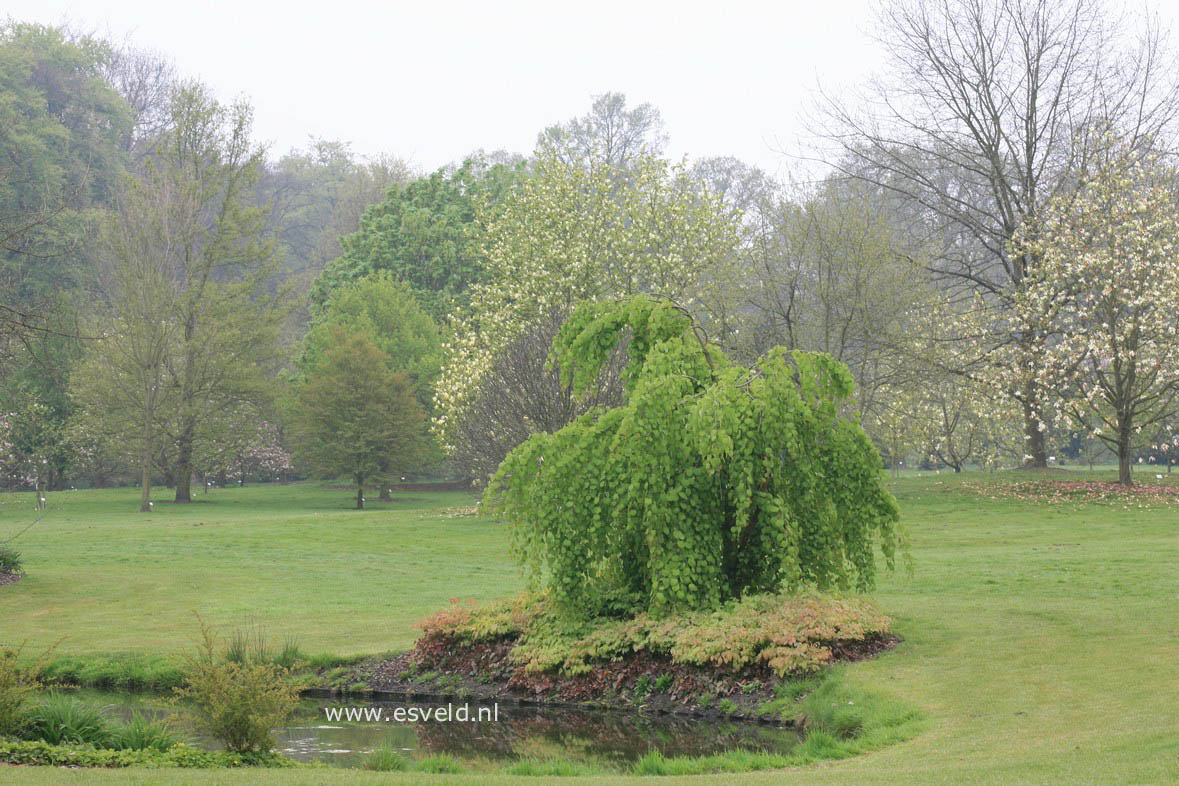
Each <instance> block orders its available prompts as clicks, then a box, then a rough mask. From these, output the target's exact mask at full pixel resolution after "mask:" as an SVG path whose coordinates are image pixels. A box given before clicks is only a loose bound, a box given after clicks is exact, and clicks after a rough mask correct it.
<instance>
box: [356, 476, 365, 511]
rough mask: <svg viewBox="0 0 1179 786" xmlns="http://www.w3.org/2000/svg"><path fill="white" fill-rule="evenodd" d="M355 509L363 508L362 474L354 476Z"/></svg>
mask: <svg viewBox="0 0 1179 786" xmlns="http://www.w3.org/2000/svg"><path fill="white" fill-rule="evenodd" d="M356 509H357V510H364V476H363V475H357V476H356Z"/></svg>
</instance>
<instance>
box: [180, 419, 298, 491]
mask: <svg viewBox="0 0 1179 786" xmlns="http://www.w3.org/2000/svg"><path fill="white" fill-rule="evenodd" d="M221 426H222V427H221V428H220V429H218V430H217V432H216V433H215V434H213V433H211V434H209V435H208V436H207V437H206V439H205V445H204V450H203V451H202V454H201V455H200V456H199V457H198V465H199V470H200V474H201V475H203V476H204V477H205V479H206V487H207V484H208V479H209V478H219V479H221V480H222V481H224V482H233V483H239V484H244V483H245V482H246V481H247V480H249V479H251V478H253V479H259V480H278V479H282V478H285V477H286V476H287V474H288V473H289V472H290V471H291V454H290V453H289V452H288V451H287V449H286V448H285V447H284V446H283V444H282V435H281V434H280V433H279V429H278V427H277V426H275V425H274V424H273V423H271V422H270V421H268V420H266V419H265V418H263V417H262V416H261V415H260V414H259V413H258V412H257V411H256V409H255V408H253V407H250V406H242V407H238V408H237V409H235V410H234V411H233V414H232V415H231V416H230V417H227V418H225V419H224V422H223V423H222V424H221Z"/></svg>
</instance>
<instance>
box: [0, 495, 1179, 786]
mask: <svg viewBox="0 0 1179 786" xmlns="http://www.w3.org/2000/svg"><path fill="white" fill-rule="evenodd" d="M1010 477H1016V478H1018V477H1020V476H1018V475H1016V476H1007V475H1002V474H1001V475H997V476H991V475H982V474H967V475H963V476H953V475H950V474H947V473H942V474H940V475H931V474H928V473H926V474H924V475H923V476H922V477H907V478H901V479H900V480H897V481H895V482H894V489H895V491H896V493H897V496H898V498H899V500H900V503H901V508H902V511H903V514H904V518H905V521H906V524H907V526H908V528H909V532H910V535H911V538H912V554H913V558H914V562H915V573H914V575H913V576H911V577H910V576H907V575H905V574H903V573H899V574H897V575H893V576H884V577H882V580H881V582H880V587H879V590H878V591H877V592H876V593H875V598H876V600H877V601H878V603H879V604H880V605H881V607H882V608H883V609H884V610H885V611H886V612H887V613H889V614H890V615H892V616H893V617H894V619H895V620H896V626H895V627H896V630H897V632H898V633H900V634H901V635H902V636H904V637H905V643H904V644H902V645H901V646H900V647H899V648H898V649H896V650H895V651H893V652H890V653H887V654H885V655H883V656H881V657H879V658H877V659H875V660H873V661H869V662H864V663H858V664H854V665H852V666H851V667H849V668H848V670H847V674H848V678H849V679H850V680H851V681H853V682H857V683H861V684H863V685H868V686H874V687H877V688H879V689H881V690H884V691H887V692H889V693H891V694H893V695H895V696H897V697H898V698H900V699H901V700H903V701H905V702H908V703H909V704H911V705H913V706H916V707H918V708H920V709H921V710H922V711H923V712H924V713H925V714H926V716H927V717H928V719H929V728H928V730H927V731H926V732H925V733H923V734H921V735H920V736H918V737H916V738H914V739H912V740H910V741H908V742H906V743H902V744H899V745H895V746H893V747H890V748H886V749H883V750H879V751H875V752H872V753H870V754H866V755H863V756H859V757H857V758H855V759H851V760H846V761H840V762H831V763H827V764H822V765H818V766H813V767H807V768H800V769H794V770H787V771H782V772H772V773H753V774H748V775H740V776H734V775H723V776H711V777H697V778H684V779H675V778H665V779H662V780H661V781H659V782H661V783H678V782H680V781H681V780H682V781H683V782H692V783H707V782H724V783H732V782H734V781H738V782H741V783H764V784H771V783H772V784H778V783H792V782H797V783H808V784H813V783H882V784H883V783H887V784H895V783H947V784H949V783H953V784H959V783H967V784H969V783H979V784H983V783H986V784H991V783H1005V782H1010V783H1101V784H1109V783H1165V782H1173V781H1176V780H1179V505H1169V506H1168V505H1162V504H1157V503H1156V504H1153V505H1148V506H1145V507H1140V506H1138V505H1125V504H1121V503H1118V502H1113V501H1103V502H1074V503H1056V504H1046V503H1043V504H1037V503H1034V502H1028V501H1024V500H1019V499H1011V498H1006V497H1005V495H1004V494H1003V492H1002V488H1003V487H1002V484H1003V483H1004V482H1007V480H1008V479H1009V478H1010ZM1149 477H1150V480H1151V482H1154V480H1153V475H1150V476H1149ZM1086 479H1087V478H1086ZM1172 482H1179V477H1177V478H1175V479H1174V481H1172ZM962 484H984V485H985V484H993V488H994V489H995V490H996V493H995V494H994V496H996V497H998V498H997V499H995V498H992V497H991V496H989V495H981V494H978V493H976V492H973V491H967V490H964V489H962V488H960V486H961V485H962ZM209 496H210V500H211V501H210V502H209V503H204V504H196V505H193V506H191V507H187V508H177V507H173V506H171V505H166V504H157V510H156V512H155V513H153V514H152V515H150V516H140V515H138V514H136V513H134V512H133V511H134V508H135V494H134V492H133V491H126V490H123V491H102V492H71V493H59V494H53V495H51V497H50V505H51V508H50V511H49V512H48V514H47V515H46V516H45V518H44V520H42V521H41V522H40V523H39V524H37V525H36V526H35V527H34V528H33V529H32V530H30V532H29V533H28V534H27V535H25V536H24V537H22V538H21V539H20V540H19V541H18V542H17V545H19V548H20V550H21V551H22V552H23V553H24V555H25V560H26V567H27V569H28V571H29V573H30V574H31V575H30V576H29V577H28V578H26V579H24V580H23V581H20V582H18V583H16V584H13V585H10V586H7V587H0V642H2V643H7V642H19V641H21V640H23V639H29V641H30V642H32V643H35V644H43V643H47V642H50V641H53V640H56V639H57V638H58V637H60V636H61V635H68V638H67V639H66V640H65V641H64V642H63V643H62V644H61V647H60V649H61V652H63V653H66V654H73V653H91V652H99V651H116V650H125V651H140V652H170V651H176V650H179V649H182V648H183V647H184V646H185V645H186V642H187V640H188V639H189V637H190V636H191V634H192V631H193V627H194V625H193V619H192V615H191V611H192V610H197V611H199V612H201V613H202V614H203V615H205V616H207V617H208V618H209V619H210V620H211V621H213V622H215V623H217V624H241V623H243V622H257V623H260V624H262V625H264V626H266V628H267V629H268V630H269V631H270V632H271V633H272V634H274V635H275V636H277V637H280V638H281V637H282V636H284V635H287V634H293V635H296V636H298V638H299V642H300V645H301V646H302V647H303V648H304V649H305V650H307V651H310V652H333V653H339V654H347V653H360V652H380V651H385V650H392V649H398V648H404V647H406V646H407V645H408V644H409V642H410V641H411V640H412V639H413V636H414V631H413V629H412V627H411V623H412V621H414V620H416V619H418V618H420V617H421V616H423V615H424V614H426V613H427V612H429V611H432V610H434V609H436V608H438V607H439V606H440V605H442V604H444V603H446V602H447V600H448V599H449V598H450V597H479V598H489V597H495V596H502V595H506V594H510V593H512V592H514V591H515V590H516V589H518V587H519V586H520V580H519V577H518V574H517V573H516V571H515V569H514V567H513V566H512V564H511V562H510V561H509V558H508V554H507V549H506V543H505V537H504V533H503V532H502V531H501V530H500V529H498V528H497V527H496V526H495V525H494V524H491V523H490V522H487V521H485V520H481V519H476V518H473V517H464V518H454V517H447V516H446V515H444V514H442V512H441V511H442V510H443V509H447V508H454V507H456V506H459V505H463V504H469V503H468V502H467V499H469V498H466V497H464V496H463V495H461V494H435V495H424V494H412V495H409V496H407V497H400V498H398V500H397V501H395V502H393V503H390V504H388V507H387V508H384V509H374V510H372V511H370V512H366V513H356V512H352V511H348V510H345V509H344V506H346V505H347V504H348V498H347V496H348V495H347V492H339V491H326V490H322V489H319V488H318V487H314V486H292V487H266V488H262V487H255V488H246V489H237V490H224V491H214V492H212V493H211V494H210V495H209ZM30 497H31V495H28V494H25V495H3V498H2V502H3V504H2V505H0V538H4V537H6V536H7V535H8V534H10V533H11V532H13V531H15V530H16V529H18V528H19V527H20V526H23V523H26V522H28V521H31V520H32V519H33V518H34V513H33V511H32V504H31V501H30ZM11 772H12V773H17V772H18V771H16V770H12V771H11ZM8 774H9V772H5V771H4V770H0V781H4V780H5V775H8ZM17 780H18V782H21V783H45V784H49V783H63V784H69V783H86V784H91V783H95V784H102V783H119V784H130V783H145V784H146V783H151V784H156V783H161V784H171V783H208V784H212V783H259V784H298V783H307V784H312V783H316V784H318V783H325V784H336V783H338V784H352V783H355V784H367V783H440V782H453V783H472V784H473V783H505V784H507V783H514V782H517V781H518V780H519V779H518V778H513V777H509V776H505V777H502V778H499V779H496V778H494V777H490V776H487V775H478V776H467V777H461V776H425V775H405V776H394V775H390V774H378V773H365V772H359V771H339V772H336V771H324V770H318V771H303V772H296V773H292V772H290V771H271V772H259V771H251V772H231V771H216V772H209V771H204V772H194V771H177V772H165V771H144V770H139V771H109V772H94V771H70V770H53V769H23V770H20V771H19V778H18V779H17ZM541 780H543V782H545V783H551V782H563V781H561V779H552V778H544V779H538V780H537V782H538V783H539V782H541ZM625 780H627V779H625V778H583V779H569V782H570V783H578V784H583V785H584V786H588V785H589V784H598V783H616V782H622V781H625ZM631 780H632V781H633V779H631Z"/></svg>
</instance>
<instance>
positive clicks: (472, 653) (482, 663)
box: [352, 634, 900, 723]
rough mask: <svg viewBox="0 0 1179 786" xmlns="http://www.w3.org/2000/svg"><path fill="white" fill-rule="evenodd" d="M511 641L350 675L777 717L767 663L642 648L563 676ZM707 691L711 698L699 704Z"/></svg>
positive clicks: (590, 702) (447, 694) (522, 695)
mask: <svg viewBox="0 0 1179 786" xmlns="http://www.w3.org/2000/svg"><path fill="white" fill-rule="evenodd" d="M899 642H900V638H899V637H897V636H894V635H891V634H886V635H882V636H873V637H870V638H867V639H857V640H848V641H835V642H828V643H827V646H829V647H830V648H831V651H832V653H833V654H834V656H835V660H837V661H856V660H864V659H866V658H870V657H872V656H874V655H876V654H878V653H880V652H883V651H885V650H889V649H892V648H893V647H895V646H896V645H897V644H898V643H899ZM514 646H515V642H514V641H512V640H510V639H503V640H500V641H495V642H480V643H478V644H464V645H461V646H456V645H453V644H450V645H447V644H443V643H438V642H436V643H435V646H430V645H429V644H426V645H423V644H422V643H419V645H418V648H417V649H415V650H414V651H412V652H405V653H402V654H401V655H398V656H396V657H394V658H391V659H389V660H386V661H379V662H378V661H373V662H369V663H367V664H361V665H358V666H357V668H356V669H355V671H354V673H353V675H352V680H353V682H354V683H355V684H364V685H366V686H367V688H368V689H369V690H371V691H376V692H379V693H380V694H385V695H392V696H397V697H401V698H404V699H406V700H428V699H443V700H447V701H452V700H460V701H474V702H484V703H487V702H491V701H497V702H500V703H517V704H565V705H569V704H575V705H582V706H593V707H609V708H627V709H636V708H637V709H641V710H643V711H647V712H659V713H675V714H691V715H697V716H702V717H714V718H722V717H744V718H749V719H755V720H760V721H763V722H775V723H777V722H780V719H778V718H775V717H770V716H763V715H762V713H761V712H760V711H759V707H760V706H761V705H762V704H763V703H764V702H766V701H769V700H771V699H773V698H774V697H775V694H774V688H775V686H776V685H777V684H778V682H779V679H778V678H777V676H775V675H774V673H773V672H772V671H771V670H770V669H769V667H768V666H765V665H764V664H759V665H757V666H750V667H747V668H745V669H742V670H741V671H737V672H727V673H720V672H718V671H717V670H716V669H712V668H708V667H704V666H695V665H691V664H682V663H674V662H672V660H671V657H670V656H668V655H663V654H656V653H649V652H639V653H635V654H634V655H632V656H630V657H628V658H625V659H621V660H617V661H607V662H603V663H598V664H595V666H594V668H593V669H592V670H591V671H589V672H587V673H585V674H579V675H576V676H572V677H565V676H558V675H555V674H550V673H530V672H525V671H524V670H523V669H522V668H519V667H517V666H516V665H515V664H513V663H512V662H511V661H510V660H509V655H510V653H511V651H512V648H513V647H514ZM668 676H670V677H671V678H672V679H671V684H670V685H669V686H668V687H667V688H666V689H665V690H663V691H661V692H654V691H652V692H649V693H647V694H645V695H641V696H637V695H636V690H635V688H636V685H638V684H640V681H641V680H642V678H643V677H646V683H647V685H648V686H650V685H654V683H655V682H656V681H657V680H659V679H660V678H661V677H663V678H664V681H665V682H666V677H668ZM704 697H708V698H707V699H704V701H705V702H706V703H705V704H702V699H703V698H704ZM722 699H727V702H729V703H731V704H730V705H729V707H728V711H722V710H721V709H718V708H717V707H716V704H717V703H718V702H719V701H720V700H722ZM733 706H735V707H736V709H735V710H734V709H733Z"/></svg>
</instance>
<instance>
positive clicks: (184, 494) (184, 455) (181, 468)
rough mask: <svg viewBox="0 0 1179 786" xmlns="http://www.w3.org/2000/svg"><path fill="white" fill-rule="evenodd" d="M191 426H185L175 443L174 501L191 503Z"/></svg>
mask: <svg viewBox="0 0 1179 786" xmlns="http://www.w3.org/2000/svg"><path fill="white" fill-rule="evenodd" d="M192 432H193V429H192V426H191V425H189V426H185V428H184V432H183V433H182V434H181V435H180V439H179V440H178V441H177V443H176V448H177V450H176V501H177V502H192V436H193V435H192Z"/></svg>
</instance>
